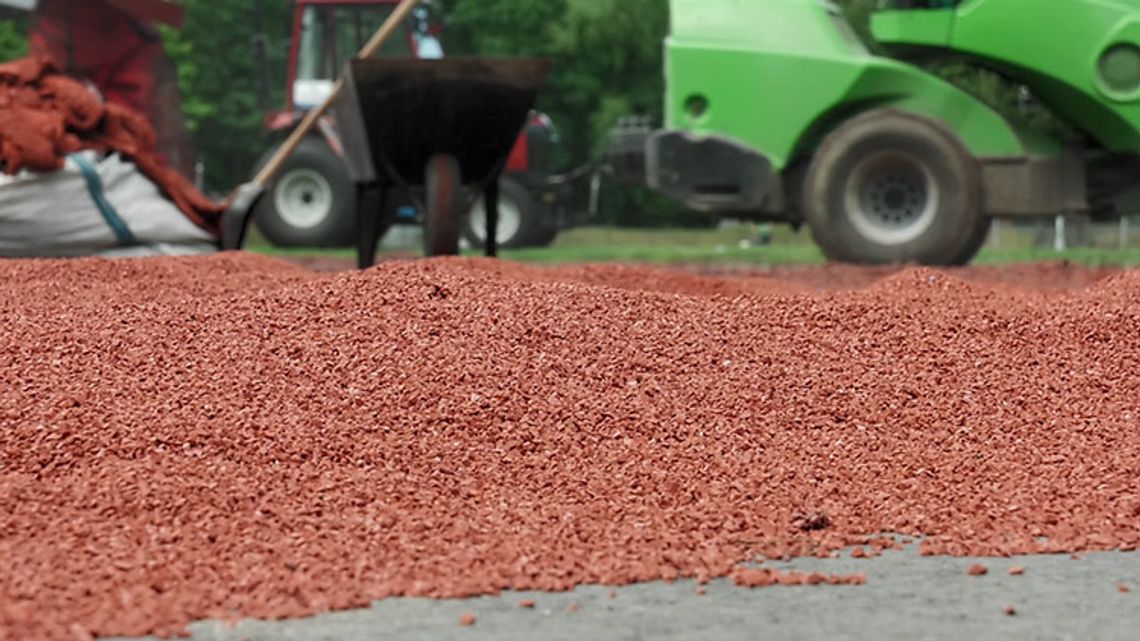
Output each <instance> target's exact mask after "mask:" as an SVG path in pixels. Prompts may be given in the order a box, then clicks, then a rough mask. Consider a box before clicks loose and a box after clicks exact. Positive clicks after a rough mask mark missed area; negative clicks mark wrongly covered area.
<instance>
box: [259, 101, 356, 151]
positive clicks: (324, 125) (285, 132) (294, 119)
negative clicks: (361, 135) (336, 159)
mask: <svg viewBox="0 0 1140 641" xmlns="http://www.w3.org/2000/svg"><path fill="white" fill-rule="evenodd" d="M304 118H305V114H304V113H303V112H295V113H286V114H278V115H277V116H276V117H275V118H274V119H273V120H272V121H271V122H270V123H269V130H270V132H272V135H273V142H274V143H277V142H280V141H283V140H284V139H285V138H287V137H288V136H289V134H291V133H293V130H294V129H296V128H297V126H298V125H300V124H301V121H302V120H304ZM316 131H317V133H318V134H319V135H320V137H321V138H322V139H323V140H324V141H325V143H326V144H328V146H329V148H330V149H332V150H333V153H335V154H336V155H338V156H340V157H342V158H343V157H344V143H343V142H342V141H341V137H340V130H339V129H338V128H337V126H336V122H335V121H333V119H332V117H331V116H327V115H326V116H321V118H320V119H319V120H318V121H317V126H316Z"/></svg>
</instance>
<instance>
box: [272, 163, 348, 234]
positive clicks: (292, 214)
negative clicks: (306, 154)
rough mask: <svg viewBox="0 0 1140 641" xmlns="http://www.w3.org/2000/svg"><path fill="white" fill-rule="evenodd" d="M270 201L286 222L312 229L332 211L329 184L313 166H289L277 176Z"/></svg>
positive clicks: (295, 226) (298, 227) (296, 226)
mask: <svg viewBox="0 0 1140 641" xmlns="http://www.w3.org/2000/svg"><path fill="white" fill-rule="evenodd" d="M273 204H274V208H275V209H276V210H277V215H278V216H280V217H281V220H282V221H284V222H285V224H287V225H289V226H290V227H294V228H297V229H312V228H313V227H316V226H317V225H320V224H321V223H322V222H324V221H325V219H326V218H328V217H329V212H331V211H332V206H333V189H332V185H331V184H329V181H328V179H327V178H325V177H324V176H323V175H322V174H321V173H320V172H318V171H316V170H313V169H292V170H290V171H288V172H286V173H285V175H283V176H281V178H280V179H278V181H277V187H276V189H274V192H273Z"/></svg>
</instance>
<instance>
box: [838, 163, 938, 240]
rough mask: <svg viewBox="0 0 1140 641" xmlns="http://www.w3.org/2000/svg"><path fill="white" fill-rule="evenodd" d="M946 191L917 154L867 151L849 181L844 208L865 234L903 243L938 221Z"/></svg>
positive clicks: (863, 234) (916, 236)
mask: <svg viewBox="0 0 1140 641" xmlns="http://www.w3.org/2000/svg"><path fill="white" fill-rule="evenodd" d="M940 197H941V194H940V193H939V190H938V183H937V182H936V181H935V180H934V174H932V173H931V171H930V169H928V168H927V167H926V165H925V164H924V163H922V162H921V161H919V160H918V159H916V158H914V157H913V156H911V155H909V154H906V153H902V152H897V151H884V152H879V153H876V154H872V155H870V156H867V157H866V158H864V159H863V160H861V161H860V162H859V164H858V165H856V166H855V169H854V171H852V172H851V177H850V178H849V179H848V180H847V187H846V189H845V193H844V202H843V205H844V209H845V211H846V214H847V219H848V220H849V221H850V222H851V224H852V225H853V226H854V227H855V230H856V231H858V232H859V234H860V235H861V236H863V237H864V238H866V239H867V240H870V241H871V242H874V243H877V244H880V245H903V244H906V243H909V242H912V241H914V240H915V239H917V238H918V237H920V236H922V235H923V234H924V233H926V232H927V230H929V229H930V227H931V226H932V225H933V224H934V219H935V218H936V217H937V215H938V205H939V199H940Z"/></svg>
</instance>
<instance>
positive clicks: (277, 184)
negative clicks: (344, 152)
mask: <svg viewBox="0 0 1140 641" xmlns="http://www.w3.org/2000/svg"><path fill="white" fill-rule="evenodd" d="M275 149H276V147H275V148H274V149H271V150H269V151H268V152H266V153H265V155H264V156H262V158H261V159H260V160H259V161H258V163H257V167H258V169H260V168H261V167H262V166H264V164H265V163H266V162H268V160H269V157H270V156H271V155H272V154H273V151H275ZM253 220H254V223H255V224H256V225H257V229H258V230H259V231H261V234H262V235H263V236H265V238H266V239H267V240H268V241H269V242H271V243H273V244H274V245H277V246H278V247H345V246H348V245H351V244H352V243H353V240H354V238H355V229H356V188H355V186H354V185H353V183H352V179H351V178H350V177H349V175H348V167H347V166H346V165H345V164H344V160H342V159H341V158H340V156H338V155H336V153H335V152H333V150H332V149H330V148H329V146H328V144H327V143H326V142H325V141H324V140H323V139H321V138H318V137H316V136H310V137H308V138H305V139H304V140H302V141H301V144H299V145H298V146H297V149H296V150H295V151H294V152H293V155H292V156H290V157H289V159H288V160H286V161H285V164H284V165H283V166H282V167H281V171H280V172H279V174H278V176H277V178H276V179H275V180H274V181H273V182H272V183H271V184H270V185H269V186H268V188H266V190H265V194H264V195H263V196H262V197H261V199H260V200H259V201H258V203H257V206H256V207H255V208H254V210H253Z"/></svg>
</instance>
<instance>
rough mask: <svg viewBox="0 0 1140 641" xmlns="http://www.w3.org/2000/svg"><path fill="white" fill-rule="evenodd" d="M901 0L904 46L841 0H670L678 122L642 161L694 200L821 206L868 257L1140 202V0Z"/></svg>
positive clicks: (952, 252)
mask: <svg viewBox="0 0 1140 641" xmlns="http://www.w3.org/2000/svg"><path fill="white" fill-rule="evenodd" d="M886 4H887V8H886V9H884V10H881V11H879V12H877V13H876V14H875V15H874V16H873V17H872V25H871V26H872V33H873V35H874V37H875V39H876V40H877V41H878V42H879V43H880V44H881V45H882V48H883V49H885V50H886V51H887V52H888V56H889V57H888V56H883V55H876V54H874V53H872V52H870V51H869V50H868V48H867V47H866V46H865V45H864V43H863V42H862V41H861V40H860V39H859V37H858V36H857V35H856V34H855V32H854V31H853V29H852V28H851V27H850V25H849V24H848V23H847V21H846V19H845V18H844V16H843V14H842V12H841V11H840V10H839V9H838V8H837V7H836V6H835V5H833V4H832V3H830V2H826V1H821V0H671V4H670V7H671V20H672V29H671V33H670V35H669V37H668V39H667V41H666V43H665V47H666V49H665V52H666V70H665V76H666V80H667V90H666V97H665V100H666V104H665V114H666V122H665V127H664V129H662V130H659V131H654V132H648V133H647V135H646V136H645V137H644V142H643V143H638V144H636V145H634V146H635V147H639V148H640V149H642V150H643V153H644V162H643V164H641V165H639V164H637V163H627V164H625V165H624V166H625V167H634V168H635V169H634V170H633V171H634V173H637V174H638V176H637V178H641V179H643V180H644V181H645V182H647V183H648V185H649V186H650V187H651V188H653V189H655V190H657V191H659V192H660V193H663V194H665V195H667V196H670V197H672V198H674V199H676V200H678V201H680V202H683V203H685V204H687V205H688V206H690V207H692V208H694V209H698V210H702V211H707V212H710V213H711V214H715V215H724V216H736V217H742V218H752V219H757V220H771V221H784V222H789V223H793V224H801V223H807V224H808V225H809V227H810V228H811V230H812V234H813V236H814V237H815V239H816V241H817V242H818V243H819V244H820V245H821V247H822V248H823V249H824V251H825V253H826V254H827V255H828V256H829V257H831V258H833V259H836V260H844V261H850V262H861V263H885V262H919V263H925V264H961V263H965V262H968V261H969V260H970V259H971V258H972V257H973V256H974V254H975V253H976V252H977V251H978V249H979V248H980V247H981V245H982V244H983V242H984V240H985V238H986V233H987V231H988V228H989V223H990V220H991V219H992V218H993V217H996V216H1002V217H1008V216H1056V215H1059V214H1072V213H1080V214H1095V215H1118V214H1119V213H1120V212H1121V211H1128V208H1131V207H1137V206H1140V202H1137V204H1134V201H1140V198H1137V197H1136V194H1135V193H1134V192H1135V191H1136V187H1135V185H1137V184H1140V180H1136V178H1137V177H1138V176H1140V174H1138V173H1137V172H1138V171H1140V162H1138V160H1137V159H1138V158H1140V0H1047V1H1043V0H960V1H957V0H894V2H890V3H886ZM1062 34H1063V37H1059V36H1060V35H1062ZM937 59H948V60H953V61H962V62H966V63H969V64H973V65H978V66H981V67H984V68H987V69H990V70H992V71H996V72H998V73H1000V74H1001V75H1002V76H1004V77H1006V78H1008V79H1010V80H1012V81H1013V82H1014V83H1017V84H1018V85H1022V86H1024V87H1027V88H1028V89H1029V91H1031V92H1032V95H1033V97H1034V98H1036V99H1038V100H1040V101H1041V102H1042V103H1043V104H1044V105H1046V106H1047V107H1049V108H1050V109H1051V110H1052V111H1053V112H1054V113H1056V114H1057V115H1059V116H1060V117H1061V118H1063V119H1064V120H1065V121H1066V122H1067V124H1068V125H1070V128H1071V129H1072V130H1073V131H1075V132H1077V134H1078V135H1076V136H1069V137H1067V138H1065V139H1061V138H1060V137H1059V136H1057V135H1049V134H1046V133H1044V132H1043V131H1040V130H1038V129H1034V128H1032V127H1030V126H1028V125H1027V124H1025V123H1023V122H1021V121H1020V118H1018V117H1015V116H1010V115H1009V114H1005V115H1003V114H999V113H998V112H997V111H995V110H994V109H993V108H991V107H990V106H988V105H986V104H985V103H983V102H982V101H980V100H979V99H977V98H975V97H974V96H972V95H970V94H969V93H966V92H965V91H963V90H962V89H960V88H958V87H956V86H954V85H953V84H950V83H949V82H947V81H945V80H942V79H941V78H939V77H937V76H935V75H934V74H933V73H930V72H928V71H926V70H924V69H923V68H922V67H920V66H918V64H917V63H918V62H922V61H926V60H937ZM626 149H630V147H628V146H627V147H626ZM619 165H620V163H619ZM1129 213H1130V212H1129Z"/></svg>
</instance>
